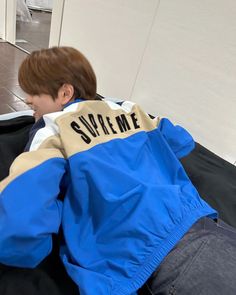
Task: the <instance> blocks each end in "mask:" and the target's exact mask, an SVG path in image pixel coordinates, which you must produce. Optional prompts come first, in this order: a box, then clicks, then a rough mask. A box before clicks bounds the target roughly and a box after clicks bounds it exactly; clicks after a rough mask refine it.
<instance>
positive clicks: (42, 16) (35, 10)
mask: <svg viewBox="0 0 236 295" xmlns="http://www.w3.org/2000/svg"><path fill="white" fill-rule="evenodd" d="M16 5H17V9H16V41H15V44H16V45H17V46H18V47H20V48H21V49H23V50H24V51H26V52H29V53H31V52H32V51H34V50H39V49H42V48H48V47H49V35H50V27H51V18H52V7H53V1H52V0H51V1H48V0H45V1H39V0H35V1H33V0H31V1H29V0H28V1H27V0H17V3H16Z"/></svg>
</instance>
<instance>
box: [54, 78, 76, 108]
mask: <svg viewBox="0 0 236 295" xmlns="http://www.w3.org/2000/svg"><path fill="white" fill-rule="evenodd" d="M73 96H74V87H73V86H72V85H71V84H67V83H65V84H63V85H62V86H61V87H60V88H59V90H58V96H57V97H58V99H59V100H60V103H61V105H62V106H63V105H66V104H67V103H68V102H69V101H70V100H72V98H73Z"/></svg>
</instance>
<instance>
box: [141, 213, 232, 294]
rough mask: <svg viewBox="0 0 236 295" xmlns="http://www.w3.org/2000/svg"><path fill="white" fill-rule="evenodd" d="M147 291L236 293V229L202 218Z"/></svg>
mask: <svg viewBox="0 0 236 295" xmlns="http://www.w3.org/2000/svg"><path fill="white" fill-rule="evenodd" d="M145 287H146V289H147V290H148V291H146V292H145V294H148V292H149V294H152V295H164V294H165V295H167V294H172V295H173V294H176V295H200V294H201V295H222V294H227V295H235V294H236V229H235V228H233V227H231V226H229V225H227V224H225V223H224V222H223V221H221V220H218V221H217V222H215V221H214V220H212V219H210V218H202V219H200V220H199V221H198V222H197V223H196V224H195V225H193V227H192V228H191V229H190V230H189V231H188V232H187V233H186V234H185V236H184V237H183V238H182V239H181V241H180V242H179V243H178V244H177V245H176V247H175V248H174V249H173V250H172V251H171V252H170V253H169V254H168V255H167V257H166V258H165V259H164V261H163V262H162V264H161V265H160V267H159V268H158V269H157V270H156V272H155V273H153V275H152V276H151V278H150V279H149V280H148V281H147V282H146V286H145Z"/></svg>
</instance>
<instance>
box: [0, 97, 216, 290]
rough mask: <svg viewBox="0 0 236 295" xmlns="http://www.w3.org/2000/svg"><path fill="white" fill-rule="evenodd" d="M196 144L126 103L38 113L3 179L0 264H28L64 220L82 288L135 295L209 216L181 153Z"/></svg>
mask: <svg viewBox="0 0 236 295" xmlns="http://www.w3.org/2000/svg"><path fill="white" fill-rule="evenodd" d="M193 147H194V141H193V139H192V137H191V136H190V134H189V133H188V132H187V131H186V130H184V129H183V128H182V127H180V126H174V125H172V123H171V122H170V121H169V120H167V119H160V118H155V119H151V118H150V117H149V116H148V115H147V114H146V113H145V112H143V111H142V109H140V107H139V106H138V105H136V104H134V103H131V102H128V101H126V102H123V103H122V104H121V105H118V104H116V103H114V102H112V101H83V100H77V101H76V102H75V103H73V104H70V105H68V106H67V107H66V108H65V109H64V110H63V111H61V112H56V113H51V114H48V115H45V116H44V117H43V127H42V128H40V129H38V130H37V131H36V132H35V134H34V137H33V140H32V141H31V142H30V144H29V150H28V151H27V152H24V153H22V154H21V155H20V156H19V157H17V158H16V160H15V161H14V163H13V164H12V166H11V169H10V173H9V176H8V177H7V178H5V179H4V180H3V181H2V182H0V262H1V263H4V264H7V265H13V266H19V267H35V266H36V265H37V264H38V263H39V262H41V261H42V260H43V259H44V258H45V257H46V256H47V255H48V254H49V252H50V251H51V247H52V237H51V235H52V233H57V232H58V230H59V227H60V225H61V226H62V230H63V234H64V239H65V246H63V247H62V249H61V258H62V260H63V263H64V265H65V267H66V269H67V272H68V274H69V275H70V276H71V277H72V279H73V280H74V281H75V282H76V283H77V284H78V286H79V289H80V294H81V295H83V294H86V295H95V294H96V295H108V294H112V295H118V294H127V295H128V294H135V292H136V291H137V290H138V289H139V288H140V287H141V286H142V285H143V284H144V282H145V281H146V280H147V279H148V278H149V276H150V275H151V274H152V272H153V271H155V269H156V268H157V267H158V266H159V265H160V263H161V262H162V260H163V259H164V257H165V256H166V255H167V254H168V253H169V252H170V250H171V249H172V248H173V247H174V246H175V245H176V243H177V242H178V241H179V240H180V239H181V238H182V236H183V235H184V234H185V233H186V232H187V231H188V230H189V228H190V227H191V226H192V225H193V223H195V222H196V221H197V220H198V219H199V218H201V217H203V216H210V217H216V212H215V211H214V210H213V209H212V208H211V207H210V206H209V205H208V204H206V203H205V202H204V201H203V200H202V199H201V198H200V196H199V194H198V192H197V191H196V189H195V188H194V186H193V185H192V183H191V182H190V180H189V178H188V177H187V175H186V173H185V171H184V169H183V167H182V165H181V164H180V162H179V160H178V158H180V157H183V156H185V155H187V154H188V153H189V152H190V151H191V150H192V149H193ZM61 191H63V192H64V194H65V196H64V199H63V201H61V200H59V199H58V195H59V193H60V192H61Z"/></svg>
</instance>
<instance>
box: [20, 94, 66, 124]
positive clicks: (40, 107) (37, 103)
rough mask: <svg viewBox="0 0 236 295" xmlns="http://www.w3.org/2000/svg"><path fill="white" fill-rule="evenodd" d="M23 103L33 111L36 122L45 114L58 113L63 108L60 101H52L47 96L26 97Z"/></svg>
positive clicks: (50, 97)
mask: <svg viewBox="0 0 236 295" xmlns="http://www.w3.org/2000/svg"><path fill="white" fill-rule="evenodd" d="M25 102H26V103H27V104H28V105H29V106H30V107H31V108H32V109H33V111H34V117H35V120H36V121H37V120H38V119H40V118H41V117H42V116H43V115H45V114H49V113H53V112H58V111H61V110H62V108H63V105H62V104H61V102H60V99H59V98H56V99H55V100H53V98H52V96H51V95H49V94H40V95H27V98H26V100H25Z"/></svg>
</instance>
